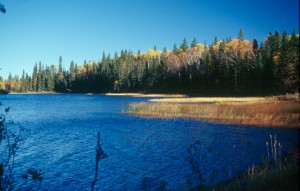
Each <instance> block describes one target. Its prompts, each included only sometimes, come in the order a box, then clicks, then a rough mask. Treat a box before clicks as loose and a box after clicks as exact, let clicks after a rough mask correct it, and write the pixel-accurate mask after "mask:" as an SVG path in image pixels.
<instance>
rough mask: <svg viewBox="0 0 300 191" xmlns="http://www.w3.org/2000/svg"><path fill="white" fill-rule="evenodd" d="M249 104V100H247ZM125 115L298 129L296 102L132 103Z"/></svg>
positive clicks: (299, 105) (299, 107)
mask: <svg viewBox="0 0 300 191" xmlns="http://www.w3.org/2000/svg"><path fill="white" fill-rule="evenodd" d="M249 100H251V99H249ZM127 113H128V114H132V115H138V116H146V117H157V118H189V119H197V120H204V121H210V122H216V123H221V124H238V125H247V126H263V127H299V125H300V122H299V114H300V104H299V102H298V101H262V100H261V101H256V102H253V101H245V102H222V103H221V102H218V103H213V104H208V103H135V104H131V105H129V108H128V111H127Z"/></svg>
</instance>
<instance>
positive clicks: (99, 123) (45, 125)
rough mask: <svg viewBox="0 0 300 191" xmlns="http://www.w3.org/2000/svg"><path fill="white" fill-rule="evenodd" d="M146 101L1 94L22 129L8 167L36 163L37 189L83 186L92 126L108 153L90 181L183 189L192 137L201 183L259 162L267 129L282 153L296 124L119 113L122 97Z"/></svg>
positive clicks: (90, 165) (90, 167)
mask: <svg viewBox="0 0 300 191" xmlns="http://www.w3.org/2000/svg"><path fill="white" fill-rule="evenodd" d="M147 100H148V99H147V98H132V97H114V96H104V95H84V94H61V95H60V94H57V95H10V94H9V95H1V96H0V102H1V103H2V106H1V107H0V109H1V110H0V113H4V108H6V107H10V112H9V113H8V115H7V119H12V120H13V121H14V123H15V125H20V126H22V127H24V128H26V129H28V130H29V131H28V133H27V136H26V137H27V139H26V141H25V142H24V143H23V144H22V145H21V146H20V149H19V150H18V152H17V156H16V159H15V163H16V165H15V173H16V174H21V173H22V172H25V171H26V169H28V168H31V167H34V168H36V169H41V170H42V172H43V177H44V179H43V181H42V184H41V190H90V187H91V186H90V185H91V182H92V180H93V176H94V169H95V148H96V142H97V132H98V131H100V132H101V145H102V147H103V149H104V151H105V152H106V153H107V154H108V158H106V159H103V160H101V161H100V165H99V174H98V181H97V183H96V186H95V187H96V188H99V189H101V190H142V188H143V186H142V182H143V180H144V182H145V180H146V182H147V185H148V186H149V187H151V188H154V189H155V188H156V187H157V186H158V185H159V182H160V181H161V180H165V181H166V182H168V185H169V188H171V189H172V190H185V189H186V188H187V182H193V183H194V184H196V180H197V179H196V176H195V175H194V174H193V172H192V170H191V168H190V166H189V163H188V162H187V160H186V157H187V156H188V152H187V150H188V148H189V146H190V144H192V143H193V139H194V140H200V141H201V142H202V143H203V145H202V146H201V147H200V149H199V152H201V153H205V158H204V159H203V160H202V161H201V171H202V172H203V175H204V179H205V183H206V184H210V180H211V179H212V177H213V178H214V181H215V182H221V181H224V180H227V179H228V178H230V177H233V176H234V175H236V172H240V171H244V170H246V169H247V168H248V167H250V166H251V165H252V164H259V163H261V161H262V159H263V158H264V157H266V153H267V152H266V141H268V140H269V139H268V138H269V135H270V134H271V135H275V134H276V136H277V139H278V140H279V141H280V142H281V143H282V144H283V152H284V153H286V152H287V151H288V150H289V149H290V148H292V147H295V146H297V144H298V131H297V130H290V129H271V128H256V127H242V126H234V125H217V124H210V123H204V122H199V121H193V120H183V119H148V118H140V117H134V116H129V115H126V114H124V113H123V111H125V110H126V108H127V106H128V104H129V103H132V102H142V101H147ZM2 111H3V112H2ZM212 169H214V170H215V171H216V173H215V175H214V176H212ZM16 181H17V182H18V181H20V180H19V179H18V177H17V178H16Z"/></svg>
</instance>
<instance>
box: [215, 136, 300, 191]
mask: <svg viewBox="0 0 300 191" xmlns="http://www.w3.org/2000/svg"><path fill="white" fill-rule="evenodd" d="M266 150H267V157H266V158H265V159H264V162H263V164H261V165H257V166H255V165H252V166H251V167H249V168H248V170H247V171H246V172H245V173H242V174H240V175H239V176H237V177H236V178H235V179H232V180H230V181H229V182H226V183H223V184H220V185H219V186H218V187H217V188H215V189H214V190H223V191H224V190H230V191H234V190H251V191H252V190H256V191H265V190H282V191H288V190H299V148H297V149H293V150H290V151H289V153H288V155H286V156H282V155H281V151H282V144H280V142H279V141H278V140H277V139H276V135H275V136H273V137H272V135H270V141H268V142H266Z"/></svg>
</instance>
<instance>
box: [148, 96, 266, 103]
mask: <svg viewBox="0 0 300 191" xmlns="http://www.w3.org/2000/svg"><path fill="white" fill-rule="evenodd" d="M149 101H152V102H164V103H217V102H220V103H223V102H261V101H268V99H267V98H265V97H183V98H163V99H151V100H149Z"/></svg>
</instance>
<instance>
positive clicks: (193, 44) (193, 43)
mask: <svg viewBox="0 0 300 191" xmlns="http://www.w3.org/2000/svg"><path fill="white" fill-rule="evenodd" d="M197 44H198V42H197V40H196V38H194V40H193V41H192V43H191V47H192V48H194V47H196V45H197Z"/></svg>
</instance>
